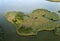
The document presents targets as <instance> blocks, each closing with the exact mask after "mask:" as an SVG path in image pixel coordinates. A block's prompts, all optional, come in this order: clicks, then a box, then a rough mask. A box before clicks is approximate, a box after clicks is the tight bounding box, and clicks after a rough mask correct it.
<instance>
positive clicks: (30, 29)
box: [18, 26, 33, 33]
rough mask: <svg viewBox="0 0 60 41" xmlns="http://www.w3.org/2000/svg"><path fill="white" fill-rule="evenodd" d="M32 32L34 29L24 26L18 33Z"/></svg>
mask: <svg viewBox="0 0 60 41" xmlns="http://www.w3.org/2000/svg"><path fill="white" fill-rule="evenodd" d="M32 30H33V29H32V28H31V27H28V28H27V27H26V28H25V27H24V26H21V28H19V30H18V31H19V32H20V33H30V32H31V31H32Z"/></svg>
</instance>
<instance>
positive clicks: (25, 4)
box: [0, 0, 60, 41]
mask: <svg viewBox="0 0 60 41" xmlns="http://www.w3.org/2000/svg"><path fill="white" fill-rule="evenodd" d="M39 8H45V9H48V10H50V11H54V12H56V13H57V14H59V13H58V12H57V11H58V10H60V2H49V1H46V0H0V25H1V26H2V28H3V30H4V32H5V37H4V38H5V41H60V37H58V36H56V35H55V34H54V33H53V32H51V31H41V32H39V33H38V35H37V36H27V37H23V36H19V35H17V34H16V28H15V26H14V25H12V24H11V23H9V22H8V21H7V20H6V18H5V17H4V15H5V12H7V11H23V12H24V13H31V12H32V11H33V10H35V9H39ZM59 16H60V14H59Z"/></svg>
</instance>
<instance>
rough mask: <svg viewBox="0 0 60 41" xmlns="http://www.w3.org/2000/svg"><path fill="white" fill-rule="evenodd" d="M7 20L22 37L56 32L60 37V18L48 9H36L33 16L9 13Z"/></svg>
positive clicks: (15, 12) (14, 12)
mask: <svg viewBox="0 0 60 41" xmlns="http://www.w3.org/2000/svg"><path fill="white" fill-rule="evenodd" d="M5 17H6V19H7V20H8V21H9V22H10V23H12V24H13V25H15V26H16V32H17V34H18V35H21V36H30V35H37V34H38V32H40V31H43V30H47V31H51V30H54V31H55V34H56V35H59V36H60V24H59V23H57V22H58V21H59V20H60V18H59V16H58V14H56V13H55V12H51V11H49V10H47V9H36V10H33V11H32V13H31V14H24V13H23V12H17V11H12V12H7V13H6V15H5Z"/></svg>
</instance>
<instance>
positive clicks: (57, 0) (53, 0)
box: [47, 0, 60, 2]
mask: <svg viewBox="0 0 60 41" xmlns="http://www.w3.org/2000/svg"><path fill="white" fill-rule="evenodd" d="M47 1H51V2H60V0H47Z"/></svg>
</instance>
